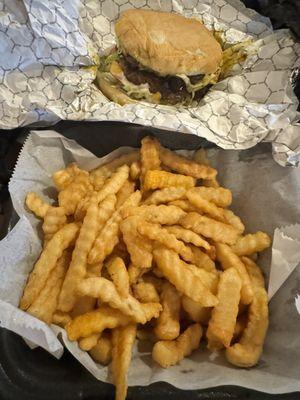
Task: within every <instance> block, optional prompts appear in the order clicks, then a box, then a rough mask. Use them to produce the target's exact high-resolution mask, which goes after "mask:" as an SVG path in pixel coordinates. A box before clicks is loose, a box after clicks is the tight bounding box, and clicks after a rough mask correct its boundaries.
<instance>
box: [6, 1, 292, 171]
mask: <svg viewBox="0 0 300 400" xmlns="http://www.w3.org/2000/svg"><path fill="white" fill-rule="evenodd" d="M133 7H134V8H148V9H154V10H162V11H173V12H177V13H180V14H183V15H185V16H187V17H194V18H199V19H201V20H202V21H203V22H204V24H205V25H206V26H207V27H208V28H209V29H214V30H217V31H222V32H223V34H222V35H223V39H224V40H225V42H226V43H227V44H234V43H238V42H241V41H244V40H247V39H251V40H252V45H251V46H250V47H249V55H248V57H247V59H246V61H245V63H244V64H243V65H239V64H238V65H236V66H235V68H234V69H233V70H232V71H231V73H230V76H228V77H227V78H226V79H224V80H222V81H220V82H219V83H217V84H216V85H214V86H213V87H212V88H211V90H210V91H209V92H208V93H207V94H206V96H205V97H204V99H203V100H202V101H201V102H200V103H199V105H198V106H196V107H187V108H186V107H173V106H172V107H171V106H161V105H152V104H147V103H145V102H143V103H139V104H134V105H132V104H131V105H126V106H123V107H121V106H119V105H117V104H115V103H113V102H110V101H108V100H107V98H106V97H105V96H103V94H102V93H101V92H100V91H99V90H98V88H97V87H96V86H95V84H94V79H95V76H96V71H97V65H98V62H99V55H101V54H103V53H104V52H105V51H106V50H108V49H109V48H111V47H112V46H113V45H114V44H115V35H114V28H113V26H114V21H115V20H116V19H117V18H118V16H119V14H120V12H122V11H123V10H125V9H127V8H133ZM0 54H1V62H0V128H4V129H11V128H14V127H17V126H23V125H28V124H36V125H44V126H45V125H49V124H52V123H55V122H57V121H58V120H60V119H64V120H68V119H70V120H83V119H84V120H121V121H127V122H132V123H140V124H144V125H152V126H154V127H157V128H165V129H169V130H176V131H181V132H183V133H193V134H196V135H198V136H202V137H205V138H206V139H208V140H209V141H211V142H213V143H216V144H217V145H218V146H220V147H222V148H225V149H245V148H249V147H252V146H254V145H255V144H256V143H258V142H260V141H270V142H272V144H273V152H274V158H275V160H276V161H277V162H278V163H279V164H281V165H294V166H297V165H298V164H299V160H300V125H299V124H297V120H298V119H299V114H298V113H297V105H298V101H297V98H296V96H295V95H294V93H293V89H292V82H291V78H292V74H293V71H295V69H296V68H297V67H299V66H300V44H299V43H296V42H295V39H294V38H293V36H292V35H291V33H290V32H289V31H288V30H278V31H273V30H272V27H271V24H270V21H269V19H268V18H265V17H263V16H261V15H259V14H257V13H256V12H255V11H253V10H250V9H247V8H246V7H245V6H244V5H243V4H242V3H241V2H239V1H238V0H228V1H224V0H202V1H201V0H163V1H161V0H129V1H126V0H76V1H64V2H62V1H61V0H44V1H43V2H42V1H40V0H0Z"/></svg>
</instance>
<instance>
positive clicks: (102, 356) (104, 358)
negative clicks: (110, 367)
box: [89, 333, 112, 365]
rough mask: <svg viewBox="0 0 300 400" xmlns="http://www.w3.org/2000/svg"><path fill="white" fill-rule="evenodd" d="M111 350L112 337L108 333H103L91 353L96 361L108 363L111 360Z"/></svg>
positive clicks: (103, 363)
mask: <svg viewBox="0 0 300 400" xmlns="http://www.w3.org/2000/svg"><path fill="white" fill-rule="evenodd" d="M111 351H112V342H111V338H110V337H109V336H108V335H107V334H105V333H103V334H102V335H101V337H100V339H99V340H98V342H97V344H96V346H94V347H93V348H92V349H91V350H90V351H89V354H90V356H91V357H92V359H93V360H94V361H95V362H96V363H99V364H102V365H107V364H109V363H110V361H111Z"/></svg>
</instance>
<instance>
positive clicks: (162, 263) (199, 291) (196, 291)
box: [154, 248, 218, 307]
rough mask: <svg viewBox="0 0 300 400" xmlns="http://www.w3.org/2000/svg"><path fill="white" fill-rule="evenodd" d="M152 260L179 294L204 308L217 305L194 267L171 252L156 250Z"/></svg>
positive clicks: (216, 301) (162, 249)
mask: <svg viewBox="0 0 300 400" xmlns="http://www.w3.org/2000/svg"><path fill="white" fill-rule="evenodd" d="M154 258H155V261H156V263H157V266H158V268H159V269H160V270H161V271H162V273H163V274H164V276H165V277H166V278H167V279H168V280H169V281H170V282H171V283H172V284H173V285H174V286H175V287H176V289H177V290H178V291H179V292H181V293H183V294H185V295H186V296H188V297H190V298H191V299H193V300H195V301H197V302H199V303H200V304H201V305H202V306H204V307H212V306H214V305H216V304H217V303H218V300H217V298H216V297H215V296H214V295H213V294H212V292H211V291H210V290H209V289H208V288H207V287H206V285H205V284H204V283H203V281H202V279H201V278H202V277H200V276H199V275H198V273H199V272H200V271H201V270H199V269H197V267H195V266H194V265H190V264H186V263H185V262H184V261H182V260H181V259H180V258H179V256H178V254H177V253H175V252H174V251H173V250H169V249H167V248H156V249H155V250H154ZM202 272H206V271H204V270H203V271H202ZM205 283H207V282H205Z"/></svg>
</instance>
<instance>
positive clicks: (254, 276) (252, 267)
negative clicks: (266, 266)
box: [242, 257, 265, 288]
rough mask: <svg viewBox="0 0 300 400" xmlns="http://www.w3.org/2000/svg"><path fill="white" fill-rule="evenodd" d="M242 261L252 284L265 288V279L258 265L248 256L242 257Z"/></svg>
mask: <svg viewBox="0 0 300 400" xmlns="http://www.w3.org/2000/svg"><path fill="white" fill-rule="evenodd" d="M242 262H243V264H244V265H245V267H246V270H247V272H248V275H249V276H250V280H251V283H252V285H253V286H257V287H261V288H265V279H264V276H263V273H262V271H261V269H260V268H259V266H258V265H257V264H255V262H254V261H253V260H251V259H250V258H248V257H242Z"/></svg>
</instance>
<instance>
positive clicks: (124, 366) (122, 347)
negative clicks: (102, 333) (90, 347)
mask: <svg viewBox="0 0 300 400" xmlns="http://www.w3.org/2000/svg"><path fill="white" fill-rule="evenodd" d="M135 338H136V324H130V325H127V326H124V327H119V328H116V329H114V330H113V332H112V363H111V372H112V380H113V383H114V385H115V386H116V394H115V400H125V399H126V394H127V387H128V385H127V373H128V369H129V364H130V361H131V353H132V348H133V345H134V342H135Z"/></svg>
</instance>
